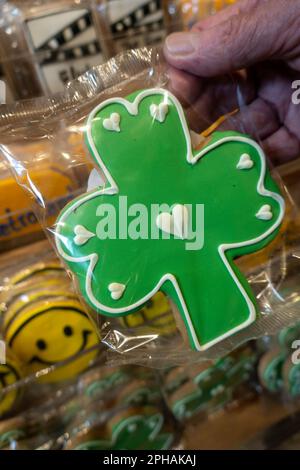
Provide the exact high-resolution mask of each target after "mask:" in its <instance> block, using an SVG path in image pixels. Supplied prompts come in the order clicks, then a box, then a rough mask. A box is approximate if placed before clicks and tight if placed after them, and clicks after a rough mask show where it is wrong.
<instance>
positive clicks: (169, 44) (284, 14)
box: [164, 0, 300, 77]
mask: <svg viewBox="0 0 300 470" xmlns="http://www.w3.org/2000/svg"><path fill="white" fill-rule="evenodd" d="M299 41H300V1H299V0H296V1H295V0H282V1H280V2H279V1H278V0H264V1H262V0H242V1H241V2H238V3H237V4H236V5H233V6H232V7H228V8H226V9H225V10H223V11H222V12H220V13H218V14H216V15H214V16H212V17H210V18H208V19H206V20H204V21H203V22H199V23H198V24H197V25H196V26H195V27H194V28H193V30H192V31H191V32H186V33H174V34H171V35H170V36H169V37H168V38H167V39H166V43H165V46H164V53H165V56H166V59H167V61H168V62H169V63H170V64H171V65H172V66H174V67H177V68H179V69H181V70H184V71H186V72H189V73H192V74H194V75H198V76H202V77H211V76H215V75H220V74H224V73H230V72H233V71H235V70H239V69H242V68H245V67H249V66H251V65H253V64H255V63H258V62H262V61H264V60H272V59H281V60H284V59H286V60H291V62H293V61H294V60H295V58H296V57H295V55H297V56H298V57H297V58H299V57H300V48H299ZM297 48H298V51H297ZM298 60H299V59H298Z"/></svg>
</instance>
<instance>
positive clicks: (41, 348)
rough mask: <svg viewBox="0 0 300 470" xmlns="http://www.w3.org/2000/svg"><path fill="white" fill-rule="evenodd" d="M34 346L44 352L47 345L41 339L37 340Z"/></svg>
mask: <svg viewBox="0 0 300 470" xmlns="http://www.w3.org/2000/svg"><path fill="white" fill-rule="evenodd" d="M36 346H37V348H38V349H40V350H41V351H44V350H45V349H46V348H47V344H46V342H45V341H44V340H43V339H38V340H37V342H36Z"/></svg>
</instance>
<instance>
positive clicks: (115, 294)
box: [108, 282, 126, 300]
mask: <svg viewBox="0 0 300 470" xmlns="http://www.w3.org/2000/svg"><path fill="white" fill-rule="evenodd" d="M125 289H126V286H125V285H124V284H120V283H119V282H112V283H111V284H109V286H108V290H109V292H110V294H111V298H112V299H113V300H119V299H120V298H121V297H122V295H123V294H124V291H125Z"/></svg>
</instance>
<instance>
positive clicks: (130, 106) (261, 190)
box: [55, 88, 285, 351]
mask: <svg viewBox="0 0 300 470" xmlns="http://www.w3.org/2000/svg"><path fill="white" fill-rule="evenodd" d="M152 95H156V96H157V95H162V96H164V99H165V101H166V102H167V101H168V99H169V100H170V101H172V103H173V104H174V105H175V107H176V109H177V112H178V115H179V118H180V121H181V124H182V128H183V132H184V135H185V139H186V144H187V156H186V158H187V162H188V163H190V164H192V165H194V164H195V163H197V162H198V160H199V159H200V158H202V157H203V156H205V155H206V154H207V153H209V152H210V151H211V150H214V149H215V148H216V147H220V146H221V145H222V144H224V143H227V142H243V143H246V144H248V145H250V146H252V147H253V148H254V149H255V150H256V151H257V153H258V155H259V157H260V160H261V174H260V177H259V180H258V183H257V192H258V194H260V195H261V196H268V197H271V198H272V199H274V200H275V201H277V202H278V204H279V207H280V213H279V216H278V218H277V220H276V221H275V222H274V224H273V225H272V226H271V227H270V228H269V229H268V230H267V231H266V232H264V233H263V234H262V235H260V236H259V237H257V238H254V239H252V240H246V241H244V242H240V243H231V244H230V243H228V244H222V245H220V246H219V248H218V252H219V255H220V257H221V259H222V261H223V263H224V265H225V267H226V268H227V270H228V272H229V274H230V275H231V277H232V279H233V281H234V282H235V283H236V285H237V287H238V289H239V290H240V292H241V294H242V296H243V297H244V299H245V301H246V303H247V305H248V308H249V318H248V319H247V320H246V321H245V322H244V323H241V324H240V325H238V326H237V327H235V328H232V329H231V330H229V331H227V332H226V333H224V334H223V335H221V336H219V337H217V338H215V339H214V340H212V341H210V342H208V343H206V344H204V345H203V346H201V345H200V342H199V340H198V338H197V336H196V333H195V330H194V327H193V325H192V321H191V318H190V315H189V312H188V310H187V307H186V304H185V301H184V298H183V295H182V293H181V290H180V287H179V285H178V282H177V279H176V278H175V276H174V275H173V274H171V273H166V274H164V275H163V276H162V278H161V279H160V280H159V281H158V283H157V284H156V286H155V287H154V289H152V291H150V292H149V293H148V294H147V295H146V296H144V297H143V298H141V299H140V300H138V301H136V302H135V303H134V304H132V305H130V306H128V307H122V308H112V307H108V306H106V305H103V304H101V303H100V302H98V300H97V299H96V298H95V297H94V295H93V292H92V288H91V279H92V275H93V271H94V268H95V266H96V264H97V262H98V259H99V256H98V255H97V254H96V253H92V254H90V255H87V256H81V257H79V258H74V257H72V256H69V255H68V254H67V253H65V252H64V250H63V248H62V246H61V241H63V239H64V238H65V237H61V236H60V228H61V227H63V226H64V221H65V219H66V218H67V217H68V216H69V214H70V212H73V211H74V210H76V209H77V208H78V207H79V206H81V205H82V204H84V203H85V202H87V201H89V200H90V199H93V198H95V197H98V196H100V195H103V194H106V195H113V194H117V193H118V192H119V188H118V186H117V184H116V182H115V181H114V179H113V177H112V176H111V175H110V173H109V171H108V169H107V168H106V166H105V165H104V163H103V161H102V160H101V157H100V155H99V153H98V151H97V148H96V146H95V143H94V141H93V139H92V122H93V120H94V118H95V116H96V115H97V113H98V112H99V111H100V110H102V109H103V108H105V107H106V106H108V105H110V104H121V105H123V106H124V107H125V108H126V109H127V111H128V113H129V114H131V115H133V116H137V115H138V109H139V104H140V102H141V101H142V100H143V99H144V98H146V97H148V96H152ZM86 136H87V139H88V143H89V146H90V149H91V152H92V154H93V156H94V158H95V160H96V161H97V162H98V164H99V165H100V168H101V169H102V171H103V173H104V175H105V177H106V178H107V180H108V183H109V184H110V187H108V188H105V189H101V190H99V191H94V192H93V193H88V194H86V195H85V196H83V197H80V198H78V199H77V200H75V202H74V204H72V205H70V206H69V207H68V208H67V209H66V210H65V211H64V212H63V213H62V215H61V217H60V218H59V219H58V221H57V228H56V231H55V242H56V246H57V250H58V252H59V254H60V256H62V257H63V258H64V259H65V260H66V261H71V262H73V263H84V262H86V261H89V262H90V263H89V267H88V269H87V273H86V282H85V290H86V294H87V296H88V298H89V301H90V302H91V304H92V305H94V307H95V308H96V309H98V310H100V311H101V310H102V311H103V312H106V313H109V314H113V315H120V314H125V313H126V312H128V313H129V312H132V311H134V310H135V309H137V308H139V307H140V306H142V305H143V304H145V303H146V302H147V301H148V300H149V299H150V298H151V297H153V295H154V294H156V292H158V291H159V290H160V288H161V287H162V285H163V284H164V283H165V282H167V281H170V282H171V283H172V284H173V287H174V288H175V291H176V294H177V296H178V299H179V301H180V304H181V308H182V311H183V314H184V316H185V320H186V323H187V327H188V329H189V334H190V336H191V339H192V342H193V345H194V347H195V349H196V350H198V351H205V350H206V349H208V348H210V347H211V346H213V345H215V344H217V343H219V342H220V341H222V340H224V339H226V338H228V337H229V336H231V335H233V334H234V333H237V332H238V331H240V330H242V329H244V328H246V327H247V326H249V325H251V323H253V322H254V321H255V319H256V309H255V306H254V304H253V302H252V301H251V299H250V297H249V296H248V294H247V292H246V290H245V289H244V287H243V286H242V284H241V282H240V281H239V279H238V277H237V276H236V274H235V272H234V270H233V269H232V267H231V266H230V263H229V261H228V260H227V258H226V256H225V253H226V251H227V250H231V249H234V248H241V247H246V246H250V245H255V244H256V243H259V242H261V241H262V240H264V239H265V238H267V237H268V236H269V235H270V234H271V233H273V232H274V231H275V230H276V229H277V228H278V227H279V226H280V224H281V222H282V220H283V216H284V210H285V203H284V200H283V198H282V197H281V196H280V195H279V194H277V193H274V192H272V191H269V190H267V189H266V188H265V186H264V180H265V176H266V160H265V155H264V152H263V150H262V149H261V148H260V146H259V145H258V144H257V143H256V142H254V141H253V140H251V139H250V138H248V137H246V136H245V137H244V136H235V135H234V136H228V137H223V138H222V139H220V140H218V141H217V142H214V143H213V144H211V145H208V146H207V147H205V148H203V149H201V150H200V151H199V153H197V154H196V155H193V151H192V144H191V136H190V132H189V129H188V126H187V122H186V119H185V116H184V112H183V109H182V107H181V104H180V103H179V101H178V100H177V98H176V97H175V96H173V95H172V94H171V93H170V92H168V91H166V90H164V89H160V88H157V89H156V88H153V89H149V90H144V91H142V92H141V93H139V94H138V95H137V96H136V98H135V100H134V101H133V102H130V101H127V100H126V99H124V98H110V99H108V100H106V101H104V102H103V103H100V104H99V105H98V106H97V107H96V108H95V109H94V110H93V111H92V112H91V114H90V115H89V118H88V121H87V131H86ZM61 239H62V240H61Z"/></svg>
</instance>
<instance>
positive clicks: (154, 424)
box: [76, 413, 173, 450]
mask: <svg viewBox="0 0 300 470" xmlns="http://www.w3.org/2000/svg"><path fill="white" fill-rule="evenodd" d="M163 424H164V418H163V416H162V415H161V414H159V413H158V414H155V415H152V416H131V417H129V418H126V419H124V420H122V421H120V422H119V423H118V424H117V425H116V426H115V428H114V429H113V431H112V436H111V441H100V440H95V441H90V442H85V443H83V444H80V445H79V446H78V447H76V450H164V449H169V447H170V445H171V444H172V441H173V435H172V434H171V433H161V430H162V427H163Z"/></svg>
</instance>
